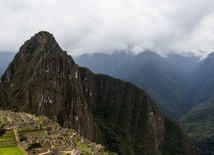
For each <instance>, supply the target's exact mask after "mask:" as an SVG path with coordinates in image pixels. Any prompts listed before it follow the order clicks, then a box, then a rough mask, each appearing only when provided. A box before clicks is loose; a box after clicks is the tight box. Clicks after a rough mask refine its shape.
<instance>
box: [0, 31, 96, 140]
mask: <svg viewBox="0 0 214 155" xmlns="http://www.w3.org/2000/svg"><path fill="white" fill-rule="evenodd" d="M78 76H79V68H78V66H77V65H76V64H75V63H74V61H73V60H72V58H71V57H69V56H68V55H67V53H66V52H65V51H63V50H62V49H61V48H60V47H59V45H58V44H57V42H56V41H55V39H54V37H53V36H52V35H51V34H50V33H47V32H40V33H38V34H36V35H35V36H33V37H32V38H31V39H30V40H28V41H26V42H25V44H24V45H23V46H22V47H21V48H20V50H19V52H18V53H17V54H16V56H15V58H14V60H13V61H12V63H11V64H10V65H9V67H8V69H7V70H6V72H5V74H4V75H3V76H2V86H3V87H4V88H6V89H7V90H8V91H9V93H10V94H11V97H12V98H13V99H14V100H16V101H17V102H18V110H20V111H25V112H29V113H35V114H38V115H46V116H48V117H49V118H51V119H54V120H57V121H58V122H59V123H60V125H62V126H63V127H69V128H74V129H76V130H77V131H78V132H79V133H81V134H82V135H84V136H85V137H87V138H89V139H91V140H94V139H96V136H95V135H96V134H95V131H96V130H95V127H94V122H93V118H92V116H91V113H90V111H89V109H88V107H87V103H86V101H85V98H84V97H83V95H82V88H81V80H80V79H79V78H78Z"/></svg>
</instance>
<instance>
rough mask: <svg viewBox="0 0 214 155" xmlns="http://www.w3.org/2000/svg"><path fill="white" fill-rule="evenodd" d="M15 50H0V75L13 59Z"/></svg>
mask: <svg viewBox="0 0 214 155" xmlns="http://www.w3.org/2000/svg"><path fill="white" fill-rule="evenodd" d="M15 54H16V53H15V52H0V77H1V76H2V74H3V73H4V72H5V70H6V69H7V67H8V65H9V63H10V62H11V61H12V60H13V57H14V56H15Z"/></svg>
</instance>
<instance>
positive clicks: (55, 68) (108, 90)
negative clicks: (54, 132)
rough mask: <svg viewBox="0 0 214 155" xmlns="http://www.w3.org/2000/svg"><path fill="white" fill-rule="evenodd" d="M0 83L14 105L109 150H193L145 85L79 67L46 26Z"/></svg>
mask: <svg viewBox="0 0 214 155" xmlns="http://www.w3.org/2000/svg"><path fill="white" fill-rule="evenodd" d="M0 84H1V86H2V87H3V89H4V90H5V92H6V94H7V93H8V96H9V97H10V98H11V99H12V100H13V101H14V102H15V103H16V105H17V106H16V109H15V110H16V111H24V112H27V113H33V114H36V115H45V116H48V117H49V118H51V119H53V120H55V121H58V122H59V124H60V125H61V126H63V127H68V128H73V129H75V130H76V131H77V132H78V133H79V134H80V135H82V136H84V137H85V138H87V139H89V140H92V141H94V142H98V143H101V144H103V145H104V146H105V147H106V148H107V149H109V150H110V151H113V152H117V153H119V154H196V151H195V149H194V146H193V144H192V143H191V142H190V140H189V139H188V137H187V136H186V134H185V133H184V132H183V130H182V129H181V127H180V126H179V125H178V123H176V122H175V121H173V120H171V119H169V118H168V117H166V116H164V115H163V114H162V113H161V112H160V111H159V109H158V107H157V106H156V104H155V103H154V101H153V100H152V99H151V98H150V96H149V95H148V94H147V93H146V92H145V91H143V90H141V89H139V88H138V87H136V86H134V85H133V84H131V83H128V82H123V81H121V80H118V79H115V78H112V77H110V76H106V75H102V74H94V73H92V72H91V71H90V70H88V69H87V68H83V67H79V66H78V65H76V64H75V62H74V61H73V59H72V58H71V57H70V56H68V55H67V53H66V52H65V51H63V50H62V49H61V48H60V46H59V45H58V44H57V42H56V41H55V39H54V37H53V35H51V34H50V33H48V32H44V31H41V32H39V33H37V34H35V35H34V36H33V37H32V38H31V39H29V40H28V41H26V42H25V43H24V45H23V46H22V47H21V48H20V50H19V52H18V53H17V54H16V56H15V58H14V60H13V61H12V62H11V63H10V65H9V67H8V68H7V70H6V72H5V73H4V74H3V76H2V78H1V83H0ZM8 106H9V107H8V108H10V105H8Z"/></svg>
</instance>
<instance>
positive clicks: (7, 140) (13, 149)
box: [0, 129, 24, 155]
mask: <svg viewBox="0 0 214 155" xmlns="http://www.w3.org/2000/svg"><path fill="white" fill-rule="evenodd" d="M0 154H1V155H24V154H23V152H22V151H21V150H20V149H19V148H18V147H17V144H16V140H15V136H14V132H13V130H12V129H8V130H5V133H4V134H2V135H1V136H0Z"/></svg>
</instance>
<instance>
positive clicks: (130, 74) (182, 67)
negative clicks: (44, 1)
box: [74, 50, 199, 119]
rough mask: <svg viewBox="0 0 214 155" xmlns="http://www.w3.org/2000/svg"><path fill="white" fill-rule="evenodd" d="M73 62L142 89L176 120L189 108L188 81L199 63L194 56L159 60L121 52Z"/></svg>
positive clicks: (151, 54) (146, 53) (148, 53)
mask: <svg viewBox="0 0 214 155" xmlns="http://www.w3.org/2000/svg"><path fill="white" fill-rule="evenodd" d="M74 59H75V61H76V62H77V63H78V64H79V65H81V66H87V67H88V68H90V69H91V70H92V71H93V72H96V73H103V74H108V75H111V76H114V77H117V78H120V79H123V80H125V81H130V82H132V83H134V84H135V85H137V86H138V87H140V88H142V89H144V90H146V91H147V92H148V93H149V94H150V95H151V96H152V98H153V99H154V100H155V101H156V102H157V104H158V105H159V107H160V109H161V110H162V111H163V112H164V113H165V114H167V115H169V116H171V117H174V118H176V119H178V118H180V117H181V116H183V115H184V114H185V113H186V112H187V111H188V110H190V108H191V105H192V95H193V94H192V90H191V89H192V87H191V85H190V82H189V81H191V80H192V79H191V78H192V77H193V76H192V74H193V73H192V72H193V71H194V70H196V67H197V65H198V64H199V58H198V57H194V56H189V57H185V56H179V55H168V56H167V57H162V56H160V55H158V54H156V53H155V52H152V51H149V50H148V51H144V52H142V53H140V54H138V55H132V54H130V53H125V52H121V53H115V54H114V55H106V54H93V55H87V54H85V55H82V56H80V57H75V58H74ZM193 85H194V84H193Z"/></svg>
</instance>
